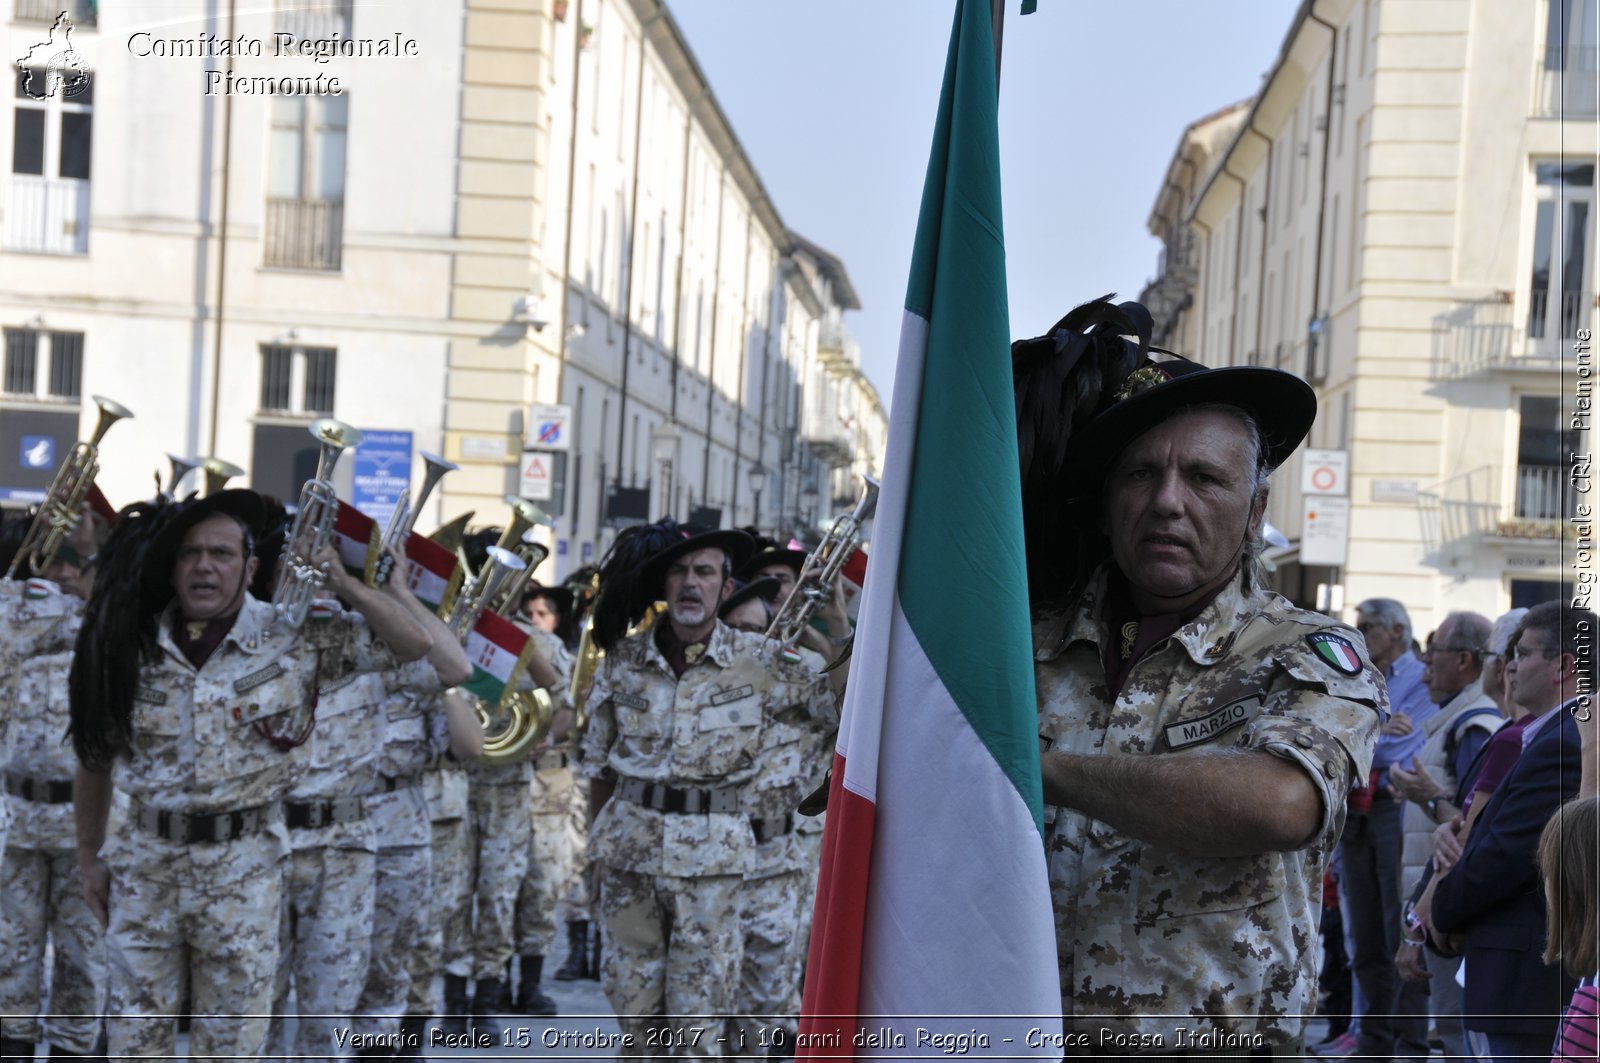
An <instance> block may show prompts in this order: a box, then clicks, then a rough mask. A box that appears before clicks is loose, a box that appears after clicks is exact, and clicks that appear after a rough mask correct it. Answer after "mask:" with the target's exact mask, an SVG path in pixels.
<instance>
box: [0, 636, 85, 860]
mask: <svg viewBox="0 0 1600 1063" xmlns="http://www.w3.org/2000/svg"><path fill="white" fill-rule="evenodd" d="M71 669H72V651H71V650H62V651H59V652H57V653H47V654H44V655H41V656H35V657H30V658H29V659H28V662H27V664H26V666H25V667H23V668H22V669H20V670H19V671H18V672H17V674H16V675H15V676H14V677H13V679H14V681H13V682H12V683H10V684H8V685H7V687H6V690H5V694H4V697H5V699H6V701H7V702H9V703H10V706H11V712H12V716H11V726H10V729H9V731H8V733H7V737H6V741H5V743H4V746H3V747H0V748H3V749H4V751H5V757H4V762H5V774H6V775H8V776H10V777H12V778H18V779H32V780H34V781H35V782H46V781H48V782H67V783H70V782H71V781H72V779H73V776H74V774H75V773H76V772H77V769H78V758H77V755H76V754H74V753H73V751H72V743H71V742H70V741H67V739H66V734H67V725H68V723H69V718H68V708H67V673H68V672H69V671H71ZM3 800H4V802H5V803H6V804H8V805H10V806H11V837H10V840H9V841H8V842H7V844H8V845H14V846H17V847H18V848H22V849H40V850H43V849H75V848H76V846H77V844H78V842H77V834H76V832H75V830H74V827H73V822H72V802H70V801H66V802H62V803H60V804H50V803H48V802H44V801H27V800H24V799H23V798H21V797H18V796H17V795H15V794H11V793H7V794H6V795H5V797H4V798H3Z"/></svg>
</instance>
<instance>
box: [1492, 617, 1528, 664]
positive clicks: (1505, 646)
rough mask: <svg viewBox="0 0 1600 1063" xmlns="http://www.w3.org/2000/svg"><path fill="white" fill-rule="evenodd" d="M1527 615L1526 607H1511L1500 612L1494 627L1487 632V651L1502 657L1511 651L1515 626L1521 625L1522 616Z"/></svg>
mask: <svg viewBox="0 0 1600 1063" xmlns="http://www.w3.org/2000/svg"><path fill="white" fill-rule="evenodd" d="M1527 615H1528V611H1527V610H1526V609H1512V610H1510V611H1508V612H1504V613H1501V614H1500V618H1499V619H1498V620H1496V621H1495V622H1494V629H1493V630H1492V631H1490V632H1489V643H1488V646H1489V652H1490V653H1492V654H1494V655H1495V656H1497V657H1504V656H1506V655H1507V654H1509V653H1510V652H1511V639H1512V638H1513V637H1514V636H1515V635H1516V633H1517V628H1519V627H1521V626H1522V618H1523V617H1525V616H1527Z"/></svg>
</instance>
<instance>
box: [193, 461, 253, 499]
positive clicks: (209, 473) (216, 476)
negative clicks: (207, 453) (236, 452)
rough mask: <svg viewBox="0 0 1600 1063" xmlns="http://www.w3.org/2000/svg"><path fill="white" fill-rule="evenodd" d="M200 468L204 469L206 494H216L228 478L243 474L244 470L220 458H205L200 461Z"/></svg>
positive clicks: (225, 484)
mask: <svg viewBox="0 0 1600 1063" xmlns="http://www.w3.org/2000/svg"><path fill="white" fill-rule="evenodd" d="M200 468H201V469H203V470H205V478H206V494H207V495H214V494H216V493H217V492H218V491H220V490H222V489H223V488H224V487H226V486H227V484H228V481H229V480H231V479H233V478H234V477H235V476H243V475H244V470H243V469H241V468H240V467H239V466H237V465H235V464H234V463H233V462H231V461H223V460H222V459H221V458H205V459H203V460H202V461H201V462H200Z"/></svg>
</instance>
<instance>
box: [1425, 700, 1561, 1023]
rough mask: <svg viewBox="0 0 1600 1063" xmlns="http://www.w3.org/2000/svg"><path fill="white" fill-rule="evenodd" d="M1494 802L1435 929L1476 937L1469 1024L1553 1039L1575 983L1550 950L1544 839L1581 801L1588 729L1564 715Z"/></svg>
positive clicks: (1470, 941) (1438, 894) (1469, 943)
mask: <svg viewBox="0 0 1600 1063" xmlns="http://www.w3.org/2000/svg"><path fill="white" fill-rule="evenodd" d="M1552 711H1553V712H1556V713H1559V714H1560V716H1559V718H1558V719H1554V720H1550V721H1549V722H1548V723H1545V724H1544V726H1543V727H1541V728H1540V730H1539V732H1538V734H1536V735H1535V736H1534V738H1533V741H1532V742H1531V743H1529V745H1528V747H1527V748H1526V749H1524V750H1523V751H1522V756H1521V757H1519V758H1518V759H1517V762H1516V764H1515V765H1513V766H1512V768H1511V771H1510V773H1508V774H1507V775H1506V777H1505V779H1504V780H1502V781H1501V783H1500V785H1499V786H1498V787H1496V788H1495V791H1494V793H1493V794H1492V795H1491V796H1490V797H1489V803H1488V804H1487V805H1486V806H1485V807H1484V810H1483V814H1482V815H1481V816H1480V817H1479V818H1478V822H1477V823H1476V824H1475V825H1474V826H1473V828H1472V833H1471V834H1470V835H1469V836H1468V838H1467V847H1466V850H1465V851H1464V852H1463V853H1462V854H1461V859H1460V860H1459V861H1457V862H1456V865H1455V867H1453V868H1451V869H1450V873H1449V874H1448V875H1446V876H1445V877H1444V878H1443V879H1441V880H1440V881H1439V885H1438V887H1437V888H1436V889H1435V891H1434V895H1433V924H1434V926H1436V927H1438V928H1439V929H1440V930H1444V931H1448V932H1452V933H1454V932H1457V931H1461V932H1463V933H1464V935H1465V938H1466V948H1465V956H1466V963H1467V988H1466V990H1465V991H1464V993H1463V994H1462V998H1461V1015H1462V1023H1463V1025H1465V1026H1466V1028H1467V1029H1469V1030H1477V1031H1480V1032H1482V1033H1505V1034H1529V1035H1540V1034H1548V1035H1549V1036H1550V1037H1551V1038H1552V1040H1553V1039H1554V1037H1555V1033H1556V1023H1557V1021H1558V1019H1559V1017H1560V1015H1561V1009H1562V1007H1563V1006H1564V1005H1565V1004H1566V1002H1567V1001H1568V999H1570V998H1571V996H1572V989H1573V985H1574V982H1573V980H1572V979H1570V978H1568V977H1567V976H1566V974H1565V972H1563V971H1562V970H1561V969H1560V967H1559V966H1555V967H1551V966H1546V965H1545V963H1544V961H1543V960H1542V959H1541V958H1540V956H1541V955H1542V953H1543V952H1544V945H1545V936H1546V928H1545V911H1544V886H1543V883H1542V882H1541V880H1540V878H1539V867H1538V849H1539V835H1540V833H1541V832H1542V831H1543V830H1544V825H1545V824H1546V823H1548V822H1549V820H1550V817H1551V816H1552V815H1553V814H1554V813H1555V811H1556V809H1558V808H1560V807H1561V804H1562V802H1564V801H1566V800H1567V799H1568V798H1570V797H1572V796H1573V795H1575V794H1576V793H1577V792H1578V773H1579V768H1580V761H1579V759H1578V757H1579V754H1578V727H1577V724H1576V723H1575V722H1574V721H1573V719H1572V716H1571V714H1570V713H1568V712H1567V711H1566V708H1565V707H1564V706H1563V707H1561V708H1558V709H1554V710H1552Z"/></svg>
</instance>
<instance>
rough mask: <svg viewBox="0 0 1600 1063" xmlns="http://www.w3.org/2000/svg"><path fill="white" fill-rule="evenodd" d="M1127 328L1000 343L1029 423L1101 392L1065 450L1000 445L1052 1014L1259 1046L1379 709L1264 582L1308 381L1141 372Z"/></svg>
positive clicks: (1142, 1035) (1189, 366)
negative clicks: (1009, 460)
mask: <svg viewBox="0 0 1600 1063" xmlns="http://www.w3.org/2000/svg"><path fill="white" fill-rule="evenodd" d="M1090 326H1093V327H1092V330H1091V329H1090ZM1148 332H1149V317H1148V314H1147V313H1146V312H1145V311H1144V308H1143V307H1139V306H1137V305H1136V304H1129V303H1125V304H1122V306H1121V307H1113V306H1111V305H1110V304H1109V303H1105V302H1099V303H1092V304H1088V305H1087V306H1085V307H1080V308H1078V309H1077V310H1075V311H1073V313H1072V314H1069V315H1068V316H1067V318H1065V319H1064V320H1063V321H1062V322H1061V323H1059V324H1058V325H1057V327H1056V329H1054V330H1053V331H1052V333H1051V334H1050V335H1048V336H1045V337H1041V338H1040V339H1038V340H1032V341H1022V342H1019V343H1017V344H1014V345H1013V358H1014V361H1015V362H1016V364H1017V378H1018V386H1019V392H1020V393H1019V403H1018V405H1019V422H1020V424H1021V425H1022V426H1023V429H1024V432H1025V433H1028V432H1034V431H1046V432H1047V431H1052V430H1054V429H1053V428H1052V427H1051V426H1053V425H1056V424H1058V423H1059V420H1058V417H1057V416H1056V415H1053V414H1051V413H1049V411H1052V410H1054V411H1059V410H1060V409H1061V408H1062V407H1063V406H1069V405H1070V402H1069V401H1067V400H1066V399H1064V398H1063V394H1065V395H1066V396H1075V395H1076V394H1077V390H1076V385H1077V384H1078V383H1079V381H1078V380H1076V379H1075V374H1077V373H1080V372H1084V371H1088V370H1093V371H1094V372H1095V373H1096V375H1097V377H1098V380H1099V381H1103V385H1102V388H1101V391H1100V394H1099V401H1098V402H1097V403H1096V404H1095V405H1094V406H1089V407H1087V409H1088V410H1089V411H1090V412H1091V413H1093V416H1092V418H1091V419H1089V420H1088V421H1087V423H1085V424H1076V425H1074V426H1073V428H1072V434H1071V435H1070V437H1069V438H1068V439H1067V440H1066V443H1067V445H1066V446H1065V448H1062V449H1057V448H1056V447H1055V446H1053V445H1052V444H1053V442H1054V441H1053V440H1050V439H1049V438H1047V437H1046V438H1040V437H1039V436H1033V437H1031V438H1025V439H1024V441H1023V446H1022V452H1023V461H1024V467H1023V507H1024V520H1025V525H1027V527H1025V531H1026V533H1027V535H1028V551H1029V556H1028V565H1029V577H1030V582H1031V584H1032V587H1031V590H1032V594H1033V598H1034V602H1035V611H1036V619H1035V625H1034V642H1035V646H1036V651H1035V659H1036V662H1037V663H1036V666H1035V668H1036V672H1035V677H1036V682H1037V688H1038V698H1039V729H1040V739H1041V742H1042V743H1043V746H1044V751H1043V755H1042V759H1041V768H1042V771H1043V777H1044V796H1045V802H1046V804H1047V805H1053V806H1054V808H1053V809H1048V810H1047V815H1049V816H1050V817H1051V819H1052V822H1051V823H1050V825H1049V826H1048V827H1047V830H1046V843H1047V846H1048V851H1047V859H1048V866H1049V871H1050V883H1051V889H1052V892H1053V895H1054V899H1055V910H1056V936H1057V944H1058V950H1059V954H1060V964H1061V992H1062V1008H1063V1012H1064V1016H1065V1021H1066V1026H1067V1028H1068V1029H1069V1030H1073V1029H1082V1030H1087V1031H1090V1032H1092V1033H1095V1034H1096V1036H1097V1037H1098V1036H1099V1034H1098V1032H1099V1031H1101V1030H1102V1029H1104V1030H1108V1031H1110V1032H1111V1033H1113V1034H1115V1035H1120V1036H1124V1037H1126V1038H1128V1039H1129V1041H1128V1042H1126V1043H1130V1044H1138V1045H1141V1048H1142V1049H1144V1050H1154V1051H1173V1050H1179V1049H1183V1048H1186V1047H1188V1048H1194V1047H1197V1046H1198V1047H1202V1048H1212V1049H1215V1048H1226V1049H1233V1050H1239V1049H1245V1050H1251V1049H1257V1048H1259V1049H1262V1050H1263V1051H1272V1052H1273V1053H1274V1054H1276V1053H1278V1052H1280V1051H1286V1050H1290V1049H1292V1047H1293V1046H1295V1045H1296V1044H1298V1043H1299V1042H1300V1040H1301V1039H1302V1037H1303V1034H1304V1021H1305V1020H1304V1016H1305V1015H1306V1014H1307V1013H1309V1012H1310V1011H1311V1010H1312V1005H1313V1003H1314V1001H1315V986H1316V959H1317V944H1316V943H1317V925H1316V915H1315V912H1316V900H1317V898H1318V896H1319V895H1320V890H1321V882H1322V869H1323V866H1324V864H1325V862H1326V860H1327V856H1328V852H1329V850H1330V848H1331V847H1332V845H1333V842H1334V839H1335V838H1337V837H1338V834H1339V831H1340V828H1341V826H1342V824H1343V819H1344V798H1345V794H1346V793H1347V792H1348V790H1349V788H1350V784H1351V781H1352V780H1353V779H1358V778H1364V777H1365V775H1366V772H1367V767H1368V764H1369V761H1370V758H1371V753H1372V744H1373V741H1374V739H1375V737H1376V734H1377V729H1378V725H1379V722H1380V718H1381V715H1382V713H1383V711H1384V709H1385V707H1386V700H1385V696H1384V691H1383V686H1382V682H1381V680H1380V677H1379V675H1378V673H1377V671H1376V670H1375V669H1374V668H1373V666H1372V664H1371V663H1370V662H1369V661H1368V660H1367V657H1366V651H1365V648H1364V647H1363V645H1362V641H1361V637H1360V635H1359V634H1358V633H1357V632H1355V631H1353V630H1351V629H1349V628H1347V627H1343V626H1342V625H1340V624H1338V623H1337V622H1336V621H1334V620H1332V619H1330V618H1328V617H1325V616H1320V615H1317V614H1315V613H1308V612H1305V611H1303V610H1300V609H1296V608H1294V607H1293V606H1292V605H1290V604H1289V603H1288V602H1287V601H1285V600H1284V599H1282V598H1280V597H1278V596H1277V595H1274V594H1272V593H1271V592H1269V591H1267V590H1266V589H1265V588H1263V586H1262V585H1261V575H1262V573H1261V570H1260V568H1259V567H1258V565H1257V564H1256V558H1257V555H1258V552H1259V550H1260V549H1261V525H1262V520H1263V516H1264V513H1265V510H1266V504H1267V483H1266V480H1267V476H1268V475H1269V474H1270V473H1271V471H1272V470H1273V469H1275V468H1276V467H1277V466H1278V465H1279V464H1281V463H1282V462H1283V460H1284V459H1285V458H1287V457H1288V456H1289V454H1290V453H1291V452H1292V451H1293V450H1294V448H1295V447H1296V446H1297V445H1298V444H1299V443H1300V441H1301V440H1302V439H1303V438H1304V437H1305V434H1306V432H1307V430H1308V429H1309V428H1310V426H1311V422H1312V419H1313V417H1314V415H1315V410H1316V400H1315V397H1314V395H1313V393H1312V391H1311V389H1310V388H1309V387H1307V386H1306V385H1305V383H1304V382H1302V381H1300V380H1298V379H1297V378H1295V377H1293V376H1291V375H1290V374H1288V373H1284V372H1279V371H1277V370H1270V369H1257V368H1249V367H1237V368H1226V369H1206V368H1204V367H1203V366H1200V365H1197V364H1195V363H1192V362H1187V361H1184V360H1181V359H1174V360H1170V361H1161V362H1155V361H1149V360H1147V359H1146V354H1147V348H1146V344H1145V341H1146V340H1147V337H1148ZM1133 333H1137V334H1138V335H1139V336H1140V340H1141V341H1140V343H1139V344H1138V345H1137V347H1134V345H1133V343H1132V341H1129V340H1125V339H1123V337H1124V336H1127V335H1129V334H1133ZM1057 359H1064V360H1068V361H1064V362H1062V363H1060V364H1058V363H1057V362H1056V360H1057ZM1129 364H1133V365H1137V366H1138V368H1136V369H1134V370H1133V372H1132V373H1131V374H1121V375H1119V374H1117V373H1116V372H1115V370H1116V368H1117V367H1119V366H1125V365H1129ZM1068 365H1070V366H1073V367H1074V368H1073V369H1072V370H1067V369H1065V368H1064V366H1068ZM1063 380H1064V383H1062V381H1063ZM1096 382H1098V381H1096ZM1085 408H1086V407H1084V406H1080V407H1079V408H1078V410H1077V411H1076V414H1075V416H1076V417H1082V416H1083V415H1084V410H1085ZM1096 409H1098V412H1094V411H1095V410H1096ZM1036 411H1042V415H1041V416H1040V417H1039V418H1038V419H1037V420H1036V419H1035V418H1034V416H1033V415H1034V413H1035V412H1036ZM1074 535H1076V536H1077V537H1076V539H1073V538H1072V536H1074ZM1278 1046H1281V1047H1278ZM1097 1050H1098V1051H1104V1049H1103V1048H1100V1049H1097ZM1124 1051H1126V1049H1124Z"/></svg>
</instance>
